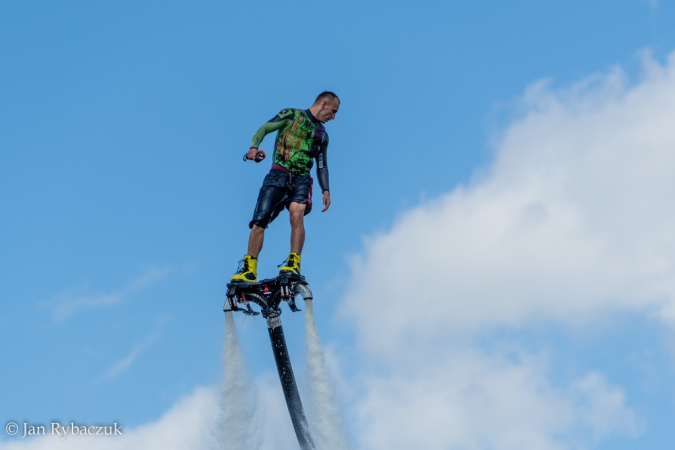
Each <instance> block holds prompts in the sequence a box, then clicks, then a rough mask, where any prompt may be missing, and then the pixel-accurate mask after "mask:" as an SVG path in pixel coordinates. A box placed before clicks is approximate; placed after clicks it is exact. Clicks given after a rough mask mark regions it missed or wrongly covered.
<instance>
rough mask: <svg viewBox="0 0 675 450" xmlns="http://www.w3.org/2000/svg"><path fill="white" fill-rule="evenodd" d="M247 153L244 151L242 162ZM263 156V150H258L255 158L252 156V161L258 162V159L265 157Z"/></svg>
mask: <svg viewBox="0 0 675 450" xmlns="http://www.w3.org/2000/svg"><path fill="white" fill-rule="evenodd" d="M247 155H248V152H247V153H244V162H246V161H247V160H248V158H247V157H246V156H247ZM265 156H267V155H265V152H264V151H262V150H258V153H256V154H255V158H253V161H255V162H257V163H259V162H260V161H262V160H263V159H265Z"/></svg>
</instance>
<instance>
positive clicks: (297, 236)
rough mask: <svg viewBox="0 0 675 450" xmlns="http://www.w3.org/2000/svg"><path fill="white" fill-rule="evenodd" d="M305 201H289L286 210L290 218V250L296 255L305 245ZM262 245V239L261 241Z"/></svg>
mask: <svg viewBox="0 0 675 450" xmlns="http://www.w3.org/2000/svg"><path fill="white" fill-rule="evenodd" d="M306 207H307V205H306V204H305V203H296V202H291V204H290V205H289V206H288V212H289V215H290V218H291V251H292V252H295V253H297V254H298V255H299V254H301V253H302V247H303V246H304V245H305V220H304V218H305V208H306ZM261 246H262V241H261ZM249 253H250V250H249Z"/></svg>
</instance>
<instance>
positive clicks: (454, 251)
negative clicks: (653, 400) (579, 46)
mask: <svg viewBox="0 0 675 450" xmlns="http://www.w3.org/2000/svg"><path fill="white" fill-rule="evenodd" d="M654 64H655V63H653V62H649V64H648V65H647V69H648V70H647V75H646V79H645V80H644V81H643V82H641V83H640V84H638V85H637V86H626V81H625V77H624V76H623V75H622V74H621V72H620V71H618V70H616V71H614V72H612V73H610V74H608V75H605V76H603V77H599V76H594V77H592V79H590V80H587V81H586V82H584V83H580V84H579V85H577V86H573V87H572V88H570V89H568V90H565V91H559V92H556V91H551V90H550V89H548V88H546V87H545V86H544V85H541V84H535V85H534V86H533V87H531V88H530V89H529V90H528V92H527V93H526V95H525V99H524V103H525V106H526V108H527V114H525V115H524V117H522V118H521V119H520V120H518V121H516V122H515V123H513V124H512V125H511V126H510V127H509V128H508V129H507V131H506V133H505V134H504V136H503V139H502V141H501V143H500V144H499V147H498V149H497V156H496V160H495V162H494V165H493V166H492V167H491V169H490V171H489V172H488V173H487V174H485V175H483V177H482V178H480V179H477V180H476V181H475V182H474V183H473V184H471V185H470V186H468V187H458V188H457V189H455V190H453V191H452V192H450V193H449V194H447V195H444V196H442V197H440V198H438V199H436V200H434V201H429V202H426V203H424V204H423V205H421V206H419V207H417V208H414V209H412V210H410V211H408V212H406V213H405V214H404V215H403V216H402V217H401V218H400V219H399V220H398V222H397V223H396V224H395V225H394V227H393V228H392V229H391V230H390V231H389V232H388V233H385V234H381V235H379V236H375V237H372V238H370V239H369V240H368V241H367V242H366V252H365V254H364V255H363V256H362V257H361V258H360V259H359V260H358V261H356V262H355V264H354V268H353V274H354V278H353V284H352V287H351V289H350V291H349V294H348V295H347V297H346V301H345V305H344V307H345V314H346V315H347V316H349V317H350V318H352V319H354V320H355V321H356V324H357V326H358V328H359V336H360V337H361V338H362V340H361V341H362V343H363V345H365V346H367V347H369V348H371V349H380V350H386V349H392V348H395V344H400V343H402V342H403V341H407V340H408V339H413V340H414V339H416V338H417V337H419V338H420V339H422V340H425V339H428V338H429V337H430V336H435V335H437V334H442V335H445V334H447V333H446V331H448V330H452V331H456V330H458V329H462V330H473V331H477V330H481V329H484V328H485V327H491V326H495V325H506V326H515V327H519V326H523V325H527V324H530V323H533V322H535V321H538V320H541V319H546V320H557V321H561V322H563V323H565V322H567V321H574V322H579V321H583V320H593V318H594V317H595V316H596V315H597V314H599V313H601V312H602V313H604V312H607V311H612V310H614V311H616V310H642V311H646V310H654V311H656V312H657V313H658V314H660V315H661V317H663V318H664V320H675V307H674V306H673V305H675V210H673V208H671V207H670V203H671V200H672V199H671V197H672V192H675V176H673V173H674V170H673V168H675V152H673V150H672V149H673V148H675V127H673V126H672V124H673V123H675V69H674V67H673V66H674V65H675V63H673V62H672V61H671V62H670V63H669V64H668V65H667V66H666V67H654ZM364 304H369V305H373V306H375V305H377V308H378V314H377V315H376V317H373V315H372V314H364V313H363V312H362V306H363V305H364ZM411 310H414V311H419V312H421V314H409V311H411ZM674 323H675V322H674ZM408 331H409V332H408ZM420 334H421V335H420Z"/></svg>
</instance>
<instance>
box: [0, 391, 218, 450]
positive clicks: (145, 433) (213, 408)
mask: <svg viewBox="0 0 675 450" xmlns="http://www.w3.org/2000/svg"><path fill="white" fill-rule="evenodd" d="M220 399H221V397H220V393H219V390H217V389H207V388H198V389H196V390H195V391H194V392H193V393H192V394H191V395H190V396H188V397H186V398H184V399H182V400H180V401H179V402H177V403H176V405H174V406H173V407H172V408H171V409H170V410H169V411H168V412H167V413H166V414H164V416H162V417H161V418H160V419H159V420H157V421H155V422H151V423H149V424H146V425H143V426H140V427H137V428H126V427H125V426H124V424H119V426H120V427H121V428H122V433H123V435H122V436H110V437H104V436H86V437H83V436H68V437H66V438H65V439H61V437H59V436H51V435H47V436H41V437H26V438H25V439H23V440H17V441H6V442H0V449H2V450H61V449H64V450H65V449H67V450H90V449H92V448H95V449H98V450H164V449H199V450H209V449H217V448H219V447H218V440H219V438H220V436H218V432H219V429H220V428H219V424H218V420H219V418H220V407H219V404H220V403H219V402H220ZM65 425H69V424H65Z"/></svg>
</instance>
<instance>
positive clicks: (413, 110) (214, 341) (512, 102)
mask: <svg viewBox="0 0 675 450" xmlns="http://www.w3.org/2000/svg"><path fill="white" fill-rule="evenodd" d="M674 18H675V2H672V1H665V0H661V1H658V0H652V1H648V0H626V1H623V2H610V1H591V2H588V1H576V0H573V1H568V2H564V4H563V3H561V2H553V1H538V2H534V1H514V2H508V4H507V3H506V2H495V1H492V2H486V1H477V2H471V3H469V2H439V1H419V2H414V3H411V2H352V1H346V2H342V3H340V4H337V3H328V2H318V3H317V2H307V1H297V2H295V1H294V2H285V3H279V2H243V1H235V2H230V3H225V2H215V1H198V2H178V1H161V2H160V1H148V2H129V1H118V2H84V1H70V2H50V1H23V2H9V1H4V2H0V55H1V61H2V62H1V64H2V65H1V67H2V70H0V211H2V216H1V217H2V220H0V267H1V268H2V274H3V275H2V276H1V277H0V308H1V310H0V336H1V337H2V341H3V342H4V343H5V348H4V351H3V355H4V366H3V367H4V370H3V371H2V375H1V377H2V378H1V380H2V383H1V384H0V386H1V387H0V413H1V416H0V419H2V425H3V430H4V426H5V423H7V422H8V421H12V420H13V421H18V422H20V423H22V422H24V421H27V422H31V423H38V424H39V423H49V422H50V421H52V420H59V421H62V422H68V421H71V420H76V421H80V422H83V423H99V422H103V423H109V422H112V421H119V422H120V423H121V424H123V425H124V426H125V427H127V428H128V429H130V430H139V433H141V432H142V430H150V429H153V428H152V427H153V426H154V425H153V424H155V425H157V424H159V425H157V426H160V425H161V424H163V423H165V422H163V421H164V420H165V419H166V417H168V414H169V413H168V412H170V411H187V410H188V409H189V408H195V410H197V409H198V410H199V411H203V410H204V409H203V408H202V406H203V404H206V403H208V402H209V401H215V400H213V399H212V397H214V396H213V395H212V394H213V392H214V391H213V389H216V388H217V387H218V386H219V385H220V383H221V381H222V376H223V367H222V353H223V335H224V332H223V314H222V311H221V307H222V302H223V296H224V292H225V284H226V283H227V280H228V279H229V277H230V276H231V274H232V273H233V272H234V270H236V267H237V261H238V260H239V259H241V257H242V256H243V254H244V253H245V251H246V239H247V237H248V228H247V223H248V221H249V220H250V216H251V214H252V210H253V206H254V202H255V198H256V196H257V191H258V189H259V186H260V183H261V181H262V178H263V176H264V174H265V173H266V171H267V169H268V168H269V162H268V161H265V162H264V163H261V164H259V165H256V164H253V163H248V164H244V163H243V162H242V161H241V156H242V154H243V153H244V152H245V151H246V149H247V148H248V145H249V143H250V140H251V137H252V135H253V133H254V132H255V131H256V129H257V128H258V127H259V126H260V125H261V124H262V123H263V122H264V121H266V120H268V119H269V118H271V117H272V116H273V115H274V114H275V113H277V112H278V111H279V110H281V109H283V108H286V107H308V106H309V105H310V103H311V101H312V100H313V98H314V97H315V96H316V94H317V93H318V92H320V91H322V90H324V89H331V90H334V91H335V92H337V93H338V95H339V96H340V98H341V99H342V104H341V108H340V112H339V113H338V116H337V118H336V120H335V121H334V122H331V123H329V124H328V126H327V129H328V132H329V133H330V136H331V146H330V149H329V155H328V158H329V167H330V174H331V191H332V193H331V198H332V205H331V208H330V210H329V211H328V212H326V213H323V214H321V213H319V211H315V212H313V213H312V214H311V215H309V216H308V217H307V220H306V227H307V242H306V246H305V251H304V252H303V272H304V273H305V275H306V276H307V278H308V280H309V281H310V282H311V284H312V287H313V290H314V293H315V297H316V303H315V312H316V316H317V321H318V327H319V334H320V335H321V338H322V340H323V343H324V345H325V346H326V349H327V362H328V364H329V366H330V370H331V371H332V374H333V377H334V379H335V389H336V393H337V398H338V400H339V402H340V404H341V405H342V408H343V414H344V415H345V417H346V418H347V420H346V426H347V432H348V434H349V437H350V440H351V441H352V443H353V445H354V448H394V446H393V445H394V443H396V444H397V445H400V446H402V447H401V448H406V447H405V443H406V442H416V443H420V442H421V441H420V439H421V437H420V436H426V437H425V438H426V439H428V440H427V441H426V442H424V444H425V445H426V448H430V449H432V448H453V449H454V448H464V449H473V448H475V449H483V448H499V449H510V448H516V447H519V448H526V447H523V446H524V445H525V446H527V445H530V447H529V448H542V449H548V448H551V449H553V448H555V449H572V448H597V449H610V448H611V449H612V450H616V449H637V448H640V449H644V448H659V447H658V445H657V444H656V443H657V442H664V441H669V440H670V441H672V440H673V437H674V436H673V431H672V427H671V424H670V421H669V420H668V418H671V417H672V416H673V412H674V409H675V405H674V402H675V395H674V392H673V382H672V380H673V375H674V373H673V357H674V352H673V348H675V347H674V346H673V344H675V341H674V340H673V326H674V325H675V320H673V317H675V314H673V313H672V312H671V308H672V306H671V305H675V297H673V293H674V292H675V289H674V288H673V286H672V283H671V282H669V281H668V280H669V279H673V278H672V277H670V275H672V271H673V267H675V252H674V251H673V249H674V247H673V246H674V245H675V244H674V242H675V237H674V236H675V233H674V232H673V228H672V223H675V222H673V221H672V220H671V219H673V218H672V216H671V213H669V212H668V211H669V210H670V209H671V208H670V203H669V199H670V198H669V197H668V195H667V194H666V193H668V192H672V191H668V189H669V188H670V187H671V185H670V184H669V183H670V182H669V179H670V178H671V176H670V175H671V173H672V167H673V165H672V163H673V159H672V156H671V155H670V152H669V150H668V149H670V148H672V144H675V138H673V137H672V136H671V135H670V134H669V133H667V132H666V129H667V128H668V126H667V125H668V124H669V123H672V122H670V121H669V119H670V118H671V117H672V116H671V114H672V111H673V108H672V107H670V108H669V107H668V104H667V102H666V100H667V99H669V98H670V97H669V96H670V95H672V94H671V91H672V86H673V85H674V84H673V81H672V79H673V69H672V67H673V63H672V57H671V56H669V55H671V54H672V53H671V52H673V51H675V32H674V31H673V30H675V27H674V26H673V20H674ZM669 58H670V59H669ZM271 143H272V137H271V136H270V137H268V138H267V139H266V141H265V142H264V144H263V145H262V146H261V148H263V149H265V150H269V149H270V148H271V147H270V146H271ZM648 205H654V206H653V207H650V206H648ZM521 213H522V214H521ZM288 235H289V225H288V220H287V218H286V215H285V214H284V215H282V216H281V217H280V218H279V219H278V220H277V222H275V223H274V224H273V226H271V228H270V230H269V231H268V233H267V235H266V241H265V248H264V249H263V253H262V255H261V258H260V273H261V275H262V276H271V275H273V274H274V271H275V270H276V266H277V264H279V263H280V262H282V260H283V259H284V258H285V256H286V254H287V253H288ZM416 277H419V278H423V279H424V278H425V277H431V280H426V279H425V280H424V281H425V282H426V281H430V282H429V283H424V287H422V288H420V287H419V286H418V285H417V281H416ZM434 280H443V283H440V281H434ZM444 283H445V284H444ZM390 284H391V286H390ZM383 286H385V288H383ZM431 299H433V300H431ZM411 304H414V305H416V306H410V305H411ZM446 308H450V309H446ZM282 318H283V320H284V325H285V327H284V328H285V330H286V333H287V338H288V340H289V347H290V349H291V353H292V355H293V354H295V355H297V356H298V358H299V362H298V367H301V366H302V364H301V356H302V353H303V351H304V347H303V332H304V326H303V325H302V324H303V316H302V315H301V314H296V315H292V314H291V313H290V312H289V311H285V312H284V314H283V317H282ZM237 326H238V330H239V332H240V337H241V338H242V343H243V346H244V350H245V352H244V353H245V355H246V357H247V363H248V367H249V370H250V372H251V377H252V379H253V380H254V381H255V382H256V383H258V384H259V385H260V386H259V389H260V391H261V392H266V393H267V392H271V394H269V395H275V394H276V393H277V392H276V391H274V390H273V388H274V386H275V385H274V382H275V380H274V377H273V376H270V374H272V375H274V372H273V371H274V364H273V359H272V355H271V352H270V351H269V345H268V342H267V335H266V330H265V326H264V323H263V322H262V320H261V319H257V320H252V319H247V318H238V321H237ZM408 340H409V341H408ZM438 342H444V343H446V344H447V349H446V350H447V353H446V350H439V349H438V348H437V347H436V344H435V343H438ZM420 349H426V350H425V351H423V350H420ZM415 352H417V353H418V354H416V355H414V356H411V353H415ZM453 362H456V364H455V363H453ZM444 364H448V366H445V365H444ZM411 367H418V368H420V372H416V371H413V370H412V369H411ZM424 368H427V369H426V370H425V369H424ZM298 370H299V371H301V369H298ZM404 375H405V379H407V380H412V381H409V382H410V386H409V391H410V396H411V397H410V398H408V397H406V396H404V395H402V396H401V397H400V398H399V397H398V396H396V395H392V393H400V392H401V391H405V390H406V389H408V388H407V387H406V385H405V384H402V377H404ZM299 376H300V377H302V375H299ZM467 380H474V384H473V385H472V384H471V383H469V381H467ZM509 380H510V381H509ZM270 386H271V387H270ZM424 386H427V387H431V386H434V387H440V386H450V387H448V388H447V389H448V390H447V391H445V390H443V388H441V389H440V390H439V389H436V390H433V392H435V393H437V395H438V397H433V398H431V397H430V398H427V397H426V395H431V393H430V392H425V390H424ZM267 387H270V389H267V390H266V388H267ZM205 389H206V391H205ZM209 389H211V391H209ZM431 390H432V389H428V391H431ZM471 392H474V393H475V392H480V393H482V394H481V396H480V398H481V399H486V400H481V401H479V400H477V399H476V398H475V397H472V396H471ZM413 393H416V394H415V395H413ZM278 394H280V391H279V392H278ZM516 394H519V395H516ZM261 397H262V398H264V394H261ZM394 399H396V400H397V401H398V403H397V404H398V405H400V406H401V407H402V408H403V407H407V408H408V411H417V410H418V409H417V408H419V412H420V415H419V417H418V416H415V417H417V420H419V421H421V422H424V421H425V419H427V423H430V424H436V425H437V427H436V428H442V429H445V430H456V431H457V432H456V433H450V434H449V435H444V434H442V433H441V434H434V433H425V432H423V430H424V426H423V424H421V423H420V424H419V427H417V428H416V427H415V426H412V427H410V430H409V431H405V428H406V427H400V426H398V422H397V420H398V418H399V417H398V415H397V414H396V412H395V411H394V409H393V405H391V404H388V403H387V402H388V401H389V400H391V401H392V402H393V401H394ZM570 399H576V400H570ZM216 400H217V399H216ZM204 402H206V403H204ZM215 402H216V403H218V402H217V401H215ZM528 402H529V403H528ZM518 405H530V407H526V406H523V407H522V408H521V409H522V411H521V409H519V407H518ZM547 405H548V407H549V408H554V407H555V408H557V411H568V413H566V415H565V414H562V413H560V414H561V415H556V414H555V413H554V412H552V411H550V410H548V409H546V408H547ZM181 408H183V409H181ZM200 408H202V409H200ZM500 408H503V410H502V409H500ZM383 411H387V412H388V414H383V413H382V412H383ZM392 411H394V412H392ZM429 411H433V412H434V416H435V417H439V419H438V420H439V421H440V422H438V423H436V422H434V421H433V420H428V418H427V417H425V416H426V414H427V413H429ZM486 411H497V412H495V413H494V418H493V419H486V422H485V423H486V424H487V426H488V427H489V426H490V424H492V425H493V426H492V427H491V428H489V431H485V429H481V428H480V427H479V425H480V420H479V418H480V417H484V416H485V414H484V413H485V412H486ZM501 411H503V415H500V412H501ZM282 412H283V411H282ZM533 412H537V414H535V417H538V418H542V419H541V422H540V421H537V420H532V417H530V415H529V414H534V413H533ZM505 416H508V417H510V419H509V421H506V423H508V424H510V425H512V426H511V427H510V428H511V429H513V430H516V431H514V434H515V437H514V436H510V435H508V433H507V432H506V431H504V430H501V428H500V427H499V424H500V423H504V421H502V420H500V419H502V418H503V417H505ZM544 418H545V420H544ZM600 418H605V422H603V421H602V420H601V419H600ZM167 420H168V419H167ZM270 420H272V425H271V428H272V429H274V428H275V427H274V426H273V425H274V424H276V423H280V422H275V420H276V419H274V418H272V419H270ZM279 420H281V419H279ZM491 420H493V422H491ZM511 421H513V423H511ZM281 427H282V426H281V425H279V426H278V427H276V428H281ZM391 429H398V430H401V431H400V432H399V433H400V435H398V434H392V435H391V436H392V439H396V441H394V442H390V441H387V438H385V437H384V433H383V431H382V430H391ZM415 430H422V431H419V432H420V433H421V434H420V435H417V434H415V433H416V432H417V431H415ZM459 430H461V433H460V432H459ZM518 430H520V432H518ZM472 433H473V434H472ZM188 434H189V433H188ZM486 435H487V436H488V437H485V436H486ZM479 436H482V437H479ZM528 439H529V440H528ZM533 442H536V444H533ZM41 445H46V447H41ZM49 445H51V441H49V440H40V439H37V438H36V439H34V440H33V441H30V442H29V441H27V440H20V439H12V438H10V437H9V436H7V435H6V434H5V433H4V431H2V432H0V448H8V449H14V448H16V449H27V448H30V449H33V448H51V447H49ZM71 445H78V443H77V442H76V441H71ZM125 445H127V446H126V447H124V448H135V447H134V446H137V447H138V448H142V446H140V444H138V443H134V442H132V443H128V444H125ZM73 448H75V447H73ZM106 448H107V447H106ZM111 448H112V447H111Z"/></svg>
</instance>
